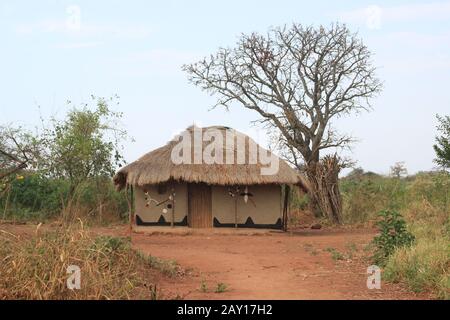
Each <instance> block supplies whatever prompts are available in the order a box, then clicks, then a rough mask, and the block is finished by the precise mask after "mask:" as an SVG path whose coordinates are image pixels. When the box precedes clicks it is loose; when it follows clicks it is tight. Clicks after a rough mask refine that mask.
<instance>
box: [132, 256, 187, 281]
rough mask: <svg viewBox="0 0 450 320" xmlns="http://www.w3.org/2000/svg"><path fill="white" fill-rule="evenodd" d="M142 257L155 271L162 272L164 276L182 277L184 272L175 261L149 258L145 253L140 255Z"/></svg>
mask: <svg viewBox="0 0 450 320" xmlns="http://www.w3.org/2000/svg"><path fill="white" fill-rule="evenodd" d="M139 255H140V257H141V258H142V259H144V260H145V261H147V263H148V264H149V265H150V266H151V267H152V268H154V269H156V270H159V271H161V272H162V273H163V274H165V275H167V276H169V277H176V276H177V275H181V274H182V273H183V270H182V269H181V267H180V266H179V265H178V263H177V262H176V261H175V260H163V259H160V258H158V257H154V256H148V255H145V254H143V253H139Z"/></svg>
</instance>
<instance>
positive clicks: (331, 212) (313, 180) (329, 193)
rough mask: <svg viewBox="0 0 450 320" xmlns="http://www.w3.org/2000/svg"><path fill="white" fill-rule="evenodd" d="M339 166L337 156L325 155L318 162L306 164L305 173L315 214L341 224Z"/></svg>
mask: <svg viewBox="0 0 450 320" xmlns="http://www.w3.org/2000/svg"><path fill="white" fill-rule="evenodd" d="M340 170H341V166H340V163H339V158H338V157H337V156H336V155H334V156H325V157H324V158H323V159H322V160H321V161H319V162H311V163H309V164H308V166H307V169H306V173H307V175H308V179H309V181H310V187H311V190H310V197H311V207H312V209H313V212H314V214H315V215H316V216H320V217H327V218H328V219H329V220H330V221H331V222H333V223H337V224H342V222H343V220H342V200H341V193H340V192H339V185H338V177H339V171H340Z"/></svg>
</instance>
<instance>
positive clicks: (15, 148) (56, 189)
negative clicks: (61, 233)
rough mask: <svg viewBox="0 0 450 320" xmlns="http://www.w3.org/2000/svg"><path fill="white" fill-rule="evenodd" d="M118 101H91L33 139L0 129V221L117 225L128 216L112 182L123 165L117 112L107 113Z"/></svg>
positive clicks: (22, 131) (50, 123) (122, 196)
mask: <svg viewBox="0 0 450 320" xmlns="http://www.w3.org/2000/svg"><path fill="white" fill-rule="evenodd" d="M116 100H117V97H113V98H110V99H105V98H98V97H94V96H92V105H91V106H89V105H88V104H82V105H81V106H79V107H74V106H72V105H71V103H69V108H70V109H69V110H68V112H67V114H66V115H65V117H64V118H63V119H61V120H59V119H56V118H52V119H51V120H50V121H47V122H46V123H44V121H43V128H41V129H40V130H39V131H38V132H36V133H34V134H32V133H31V132H28V131H26V130H25V129H23V128H11V127H6V126H2V127H0V210H1V212H0V218H1V219H3V220H4V219H12V220H27V221H28V220H43V219H48V218H61V219H62V220H63V221H66V222H67V221H75V220H76V219H77V218H83V219H89V220H90V221H93V222H101V223H108V222H111V221H114V220H116V221H118V220H120V219H121V218H123V217H124V216H126V213H127V211H128V203H127V201H126V194H125V192H121V193H119V192H117V191H116V190H115V189H114V186H113V184H112V181H111V177H112V175H113V174H114V172H115V170H116V169H117V168H118V167H119V166H121V165H123V164H124V162H123V157H122V155H121V150H122V145H121V143H122V142H123V141H125V140H126V139H127V134H126V132H125V131H124V130H121V129H120V125H119V120H120V119H121V117H122V114H121V113H117V112H114V111H111V109H110V105H111V104H115V103H116Z"/></svg>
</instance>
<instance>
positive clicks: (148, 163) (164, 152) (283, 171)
mask: <svg viewBox="0 0 450 320" xmlns="http://www.w3.org/2000/svg"><path fill="white" fill-rule="evenodd" d="M193 128H194V127H189V128H187V129H186V130H187V131H188V132H190V133H192V132H193ZM197 129H199V128H197ZM207 129H217V130H221V131H222V133H223V134H224V136H225V133H226V130H231V132H229V133H232V134H234V135H235V136H238V135H240V136H241V138H243V139H245V143H246V148H245V153H246V157H245V164H205V163H202V164H178V165H177V164H174V163H173V162H172V161H171V154H172V149H173V148H174V146H175V145H176V144H177V143H178V142H179V140H178V139H177V138H176V139H174V140H171V141H169V142H168V143H167V144H166V145H165V146H163V147H161V148H158V149H156V150H153V151H151V152H149V153H147V154H145V155H144V156H142V157H141V158H139V159H138V160H136V161H134V162H132V163H130V164H128V165H127V166H125V167H123V168H122V169H120V170H119V171H118V172H117V173H116V175H115V176H114V178H113V180H114V184H115V185H116V187H117V188H118V189H122V188H124V187H125V186H126V185H127V184H128V185H137V186H144V185H151V184H159V183H164V182H167V181H184V182H191V183H198V182H204V183H207V184H210V185H256V184H296V185H299V186H300V187H302V188H303V189H304V190H306V185H305V180H304V179H303V177H302V176H300V175H299V174H298V173H297V172H296V171H295V170H294V169H292V168H291V167H290V166H289V165H288V164H287V163H286V162H285V161H283V160H281V159H279V170H278V173H276V174H274V175H261V167H267V165H262V164H261V163H260V159H259V157H258V161H257V163H256V164H249V148H248V145H249V141H252V142H253V143H254V141H253V140H251V138H250V137H248V136H246V135H244V134H243V133H240V132H238V131H236V130H234V129H231V128H227V127H217V126H216V127H208V128H203V130H207ZM209 143H210V142H203V147H205V146H206V145H208V144H209ZM191 145H192V149H193V143H192V144H191ZM225 145H226V143H224V146H223V155H225V154H226V147H225ZM232 152H234V154H235V157H236V154H237V143H236V140H235V143H234V150H233V151H232ZM192 153H193V151H192ZM235 159H236V158H235Z"/></svg>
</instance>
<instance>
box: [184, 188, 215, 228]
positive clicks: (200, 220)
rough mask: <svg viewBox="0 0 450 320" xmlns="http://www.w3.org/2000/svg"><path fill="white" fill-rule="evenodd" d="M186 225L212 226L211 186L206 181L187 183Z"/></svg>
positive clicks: (197, 226) (194, 226)
mask: <svg viewBox="0 0 450 320" xmlns="http://www.w3.org/2000/svg"><path fill="white" fill-rule="evenodd" d="M188 207H189V208H188V225H189V227H191V228H211V227H212V201H211V187H210V186H209V185H207V184H206V183H190V184H189V185H188Z"/></svg>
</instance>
